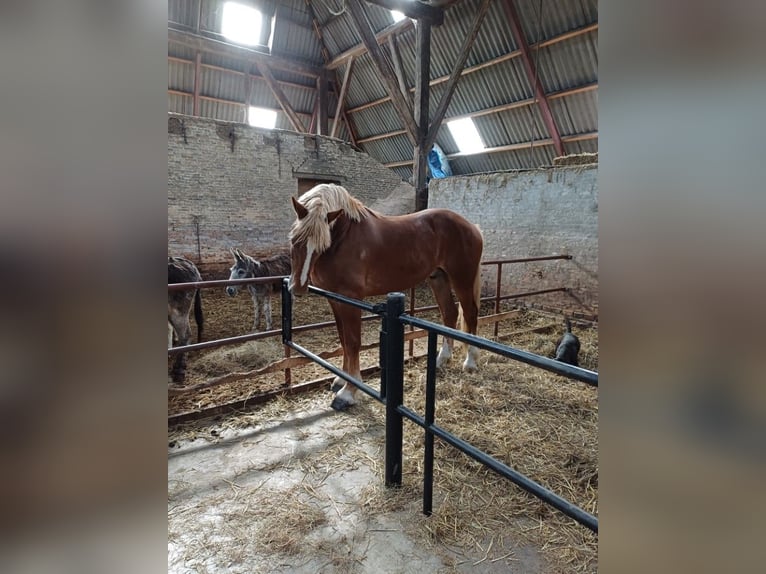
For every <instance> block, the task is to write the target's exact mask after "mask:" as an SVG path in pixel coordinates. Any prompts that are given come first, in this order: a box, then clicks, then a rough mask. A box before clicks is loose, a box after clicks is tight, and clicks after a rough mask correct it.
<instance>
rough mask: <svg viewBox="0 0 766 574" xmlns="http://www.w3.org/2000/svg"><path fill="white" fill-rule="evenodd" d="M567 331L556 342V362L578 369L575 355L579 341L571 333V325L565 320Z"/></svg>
mask: <svg viewBox="0 0 766 574" xmlns="http://www.w3.org/2000/svg"><path fill="white" fill-rule="evenodd" d="M565 321H566V326H567V330H566V332H565V333H564V334H563V335H562V336H561V337H560V338H559V340H558V341H556V357H555V358H556V360H557V361H561V362H562V363H569V364H570V365H574V366H575V367H579V364H578V360H577V354H578V353H579V352H580V339H578V338H577V335H575V334H573V333H572V323H570V321H569V318H566V319H565Z"/></svg>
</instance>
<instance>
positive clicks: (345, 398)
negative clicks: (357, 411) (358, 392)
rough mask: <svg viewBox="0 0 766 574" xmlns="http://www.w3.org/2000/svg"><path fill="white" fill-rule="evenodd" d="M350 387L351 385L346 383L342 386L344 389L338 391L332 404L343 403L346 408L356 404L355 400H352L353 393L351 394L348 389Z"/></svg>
mask: <svg viewBox="0 0 766 574" xmlns="http://www.w3.org/2000/svg"><path fill="white" fill-rule="evenodd" d="M350 386H351V385H349V384H348V383H346V385H344V387H343V388H342V389H341V390H340V391H338V394H337V395H335V398H334V399H333V404H336V403H343V404H345V406H347V407H350V406H351V405H355V404H356V400H355V399H354V393H352V392H351V390H350V389H349V387H350ZM333 408H335V407H333Z"/></svg>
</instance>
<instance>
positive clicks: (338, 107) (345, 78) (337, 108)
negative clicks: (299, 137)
mask: <svg viewBox="0 0 766 574" xmlns="http://www.w3.org/2000/svg"><path fill="white" fill-rule="evenodd" d="M354 62H355V60H354V59H353V58H352V59H350V60H349V61H348V65H347V66H346V72H345V73H344V74H343V84H342V85H341V87H340V94H339V95H338V103H337V105H336V106H335V119H334V120H333V122H332V130H330V136H331V137H337V134H338V126H339V125H340V121H339V120H340V117H341V115H342V114H343V107H344V104H345V101H346V94H347V93H348V85H349V83H350V82H349V80H350V79H351V70H352V69H353V68H354Z"/></svg>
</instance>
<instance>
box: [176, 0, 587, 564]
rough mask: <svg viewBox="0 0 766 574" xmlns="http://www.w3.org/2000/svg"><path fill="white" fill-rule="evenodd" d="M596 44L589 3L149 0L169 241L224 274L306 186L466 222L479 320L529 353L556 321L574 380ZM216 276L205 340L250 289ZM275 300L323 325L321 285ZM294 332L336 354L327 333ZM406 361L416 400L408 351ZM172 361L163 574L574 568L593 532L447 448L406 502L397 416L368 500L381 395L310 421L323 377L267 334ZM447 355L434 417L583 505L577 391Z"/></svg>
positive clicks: (496, 363) (418, 439)
mask: <svg viewBox="0 0 766 574" xmlns="http://www.w3.org/2000/svg"><path fill="white" fill-rule="evenodd" d="M597 38H598V10H597V3H596V2H595V0H593V1H591V0H538V1H535V0H444V1H432V2H422V1H417V0H370V1H362V0H286V1H280V2H275V1H273V0H260V1H259V0H252V1H248V0H238V2H236V3H234V2H226V1H223V0H169V2H168V111H169V115H168V252H169V255H179V256H184V257H186V258H188V259H190V260H191V261H193V262H195V264H197V266H198V267H199V269H200V271H201V273H202V277H203V279H204V280H206V281H209V280H223V279H227V278H228V270H229V267H230V266H231V264H232V257H231V255H230V252H229V249H230V248H235V247H236V248H240V249H242V250H243V251H245V252H247V253H250V254H251V255H253V256H256V257H267V256H269V255H271V254H273V253H276V252H278V251H280V250H282V249H284V248H286V247H287V244H288V243H287V233H288V231H289V229H290V226H291V224H292V222H293V220H294V218H295V214H294V212H293V210H292V207H291V204H290V197H297V196H299V195H300V194H301V193H303V192H304V191H306V190H307V189H309V188H311V187H312V186H313V185H316V184H317V183H323V182H333V183H338V184H340V185H343V186H344V187H346V188H347V189H348V190H349V192H351V193H352V195H354V196H355V197H357V198H358V199H360V200H361V201H362V202H363V203H364V204H365V205H368V206H370V207H373V208H374V209H376V210H377V211H380V212H381V213H384V214H387V215H398V214H403V213H411V212H414V211H418V210H421V209H425V208H432V207H444V208H448V209H452V210H455V211H457V212H458V213H460V214H461V215H463V216H464V217H466V218H467V219H469V220H470V221H473V222H475V223H477V224H479V225H480V227H481V229H482V233H483V236H484V254H483V258H482V259H483V261H484V262H485V263H486V265H485V266H484V267H483V270H482V296H483V297H484V301H483V304H482V309H481V315H482V316H484V317H488V319H487V321H486V322H485V323H484V324H482V326H481V327H480V331H479V334H480V335H481V336H484V337H487V338H489V339H491V340H496V341H499V342H503V343H506V344H508V345H511V346H513V347H515V348H519V349H523V350H526V351H530V352H532V353H535V354H539V355H541V356H550V355H551V352H552V350H553V346H554V342H555V340H556V339H557V338H558V337H559V336H560V335H561V332H562V329H563V324H564V323H563V318H564V317H569V318H571V319H572V321H573V323H572V324H573V330H574V332H575V333H576V334H577V335H578V337H579V338H580V340H581V343H582V350H581V354H580V357H581V366H583V367H584V368H586V369H589V370H591V371H595V372H597V371H598V184H597V176H598V114H597V103H598V101H597V96H598V74H597V71H598V69H597V66H598V57H597V56H598V50H597V47H598V46H597ZM530 259H531V260H530ZM223 289H224V288H223V287H221V286H216V287H211V288H203V289H202V290H201V294H202V301H203V308H204V312H205V321H206V322H205V330H206V332H205V340H206V341H208V342H210V341H214V340H217V339H224V338H230V337H239V336H243V335H248V334H251V333H252V319H253V305H252V302H251V301H250V298H249V297H248V296H247V294H240V295H239V296H237V297H233V298H232V297H228V296H226V294H225V293H224V291H223ZM407 295H408V306H409V305H410V304H411V305H412V306H411V307H410V308H411V309H415V308H416V307H417V308H420V307H426V308H427V307H429V306H432V305H433V303H434V301H433V299H432V297H431V295H430V292H429V291H428V289H427V288H425V287H424V286H417V287H415V288H413V290H412V291H411V292H410V293H408V294H407ZM501 297H502V298H503V299H502V300H501ZM273 307H274V324H275V325H276V328H277V329H278V328H279V325H280V321H279V313H280V306H279V295H276V296H275V297H274V302H273ZM294 313H295V317H294V324H295V325H296V326H297V325H315V324H318V323H332V314H331V313H330V310H329V307H328V305H327V303H326V302H325V301H324V300H323V299H321V298H319V297H310V298H309V301H301V302H300V303H299V304H296V307H295V309H294ZM417 316H418V317H423V318H426V319H429V320H434V321H437V322H438V321H439V318H438V317H439V316H438V313H437V312H435V311H434V310H433V309H430V310H429V309H426V310H423V311H422V312H418V315H417ZM492 316H494V320H493V319H492ZM378 328H379V327H378V325H377V324H376V323H375V322H374V321H371V322H369V323H366V324H365V327H364V332H363V337H364V341H363V342H364V343H365V344H366V345H368V346H369V348H368V349H366V350H365V351H364V352H363V367H365V369H367V370H366V371H364V372H365V377H366V378H365V382H367V383H368V384H370V385H372V386H375V385H376V384H377V382H378V381H379V372H378V371H376V366H377V362H378V356H377V349H376V348H375V342H376V341H377V336H378V335H377V333H378ZM296 338H297V339H299V340H300V342H301V344H304V345H305V346H307V347H309V348H311V349H313V350H315V351H316V352H325V353H327V354H328V355H332V353H333V352H336V351H337V348H338V338H337V333H336V332H335V331H334V326H333V325H332V324H330V325H329V326H327V327H325V328H323V329H317V330H310V331H306V332H304V333H300V334H299V335H296ZM407 352H408V355H407V356H408V361H407V364H406V367H405V369H406V373H405V375H406V382H407V387H406V389H407V390H406V396H405V401H406V402H407V404H408V406H411V408H413V409H422V408H423V392H422V386H423V380H424V376H425V375H424V373H425V359H424V357H423V354H424V352H425V339H424V338H420V339H414V340H413V341H412V342H410V343H408V348H407ZM331 360H332V361H333V362H335V363H337V364H338V365H339V364H340V362H339V358H338V356H337V353H336V355H335V356H332V359H331ZM188 361H189V367H188V373H187V379H186V381H185V382H184V384H183V385H176V384H169V387H168V417H169V431H168V444H169V446H168V457H169V458H168V569H169V572H188V571H194V572H410V571H416V570H420V571H423V572H468V571H471V572H595V571H596V570H597V564H598V560H597V544H598V535H597V534H596V533H593V532H590V531H589V530H587V529H585V528H583V527H582V526H581V525H580V524H577V523H576V522H574V521H573V520H571V519H570V518H568V517H566V516H563V515H562V514H561V513H558V512H557V511H556V510H554V509H552V508H550V507H548V506H546V505H544V504H543V503H542V502H540V501H539V500H538V499H537V498H535V497H533V496H532V495H530V494H528V493H526V492H524V491H523V490H521V489H520V488H518V487H517V486H515V485H514V484H512V483H511V482H509V481H506V480H504V479H503V478H501V477H499V476H497V475H495V474H494V473H492V472H491V471H489V470H488V469H486V468H484V467H481V466H480V465H478V464H477V463H475V462H474V461H472V460H469V459H468V458H467V457H465V456H464V455H462V454H461V453H459V452H457V451H455V450H451V449H450V447H449V446H448V445H446V444H441V445H440V446H438V447H437V459H436V463H435V464H436V470H435V480H436V483H435V500H434V513H433V514H432V515H431V516H424V515H423V513H422V511H421V508H420V505H421V498H422V488H423V486H422V472H423V469H422V464H423V461H422V442H423V436H422V434H423V433H422V430H421V429H419V428H417V427H415V426H414V425H407V426H405V469H404V473H405V479H404V483H403V485H402V487H401V488H398V489H390V488H386V487H385V486H384V484H383V470H382V456H383V455H382V452H383V442H384V434H385V428H384V421H383V410H384V409H383V407H382V406H381V405H378V404H376V403H375V402H374V401H372V400H366V401H364V402H363V403H361V404H360V405H357V406H356V407H354V408H353V409H352V410H350V411H348V412H344V413H336V412H335V411H333V410H332V409H330V407H329V403H330V399H331V396H332V395H331V393H330V391H329V379H328V377H327V375H328V373H327V371H326V370H324V369H322V368H321V367H319V366H317V365H314V364H312V363H310V362H308V361H307V360H304V359H302V358H300V357H294V356H289V354H288V353H286V351H285V349H284V348H283V346H282V344H281V339H280V337H279V334H278V333H271V334H268V333H266V334H263V333H261V334H255V335H254V336H253V337H252V338H251V339H250V340H247V341H246V342H242V341H237V342H236V343H235V344H230V345H224V346H210V347H208V348H205V349H201V350H195V351H192V352H190V353H189V354H188ZM459 365H460V363H459V362H458V361H456V360H453V363H452V365H451V366H450V367H448V368H447V369H446V370H445V371H444V372H442V373H441V374H440V375H439V385H440V386H439V393H438V396H437V399H438V403H437V404H438V406H437V413H438V416H439V417H442V418H441V419H440V420H442V421H443V424H445V425H447V426H449V427H450V428H451V429H452V430H453V431H454V432H455V433H456V434H458V435H460V436H462V437H463V438H465V439H466V440H470V441H472V442H475V443H476V444H477V446H479V447H481V448H482V449H483V450H486V451H487V452H489V453H490V454H492V455H493V456H496V457H498V458H500V459H501V460H503V461H504V462H505V463H506V464H509V465H511V466H513V467H514V468H518V469H519V470H520V471H522V472H525V474H528V475H529V476H530V477H532V478H533V479H535V480H538V481H539V482H541V483H543V484H544V485H545V486H546V487H548V488H550V489H551V490H554V491H556V492H559V493H560V494H562V496H565V497H566V498H568V499H569V500H571V502H573V503H574V504H577V505H578V506H581V507H583V508H585V509H586V510H587V511H588V512H591V513H593V514H597V510H598V441H597V424H598V395H597V389H594V388H591V387H587V386H584V385H581V384H580V383H577V382H575V381H571V380H567V379H565V378H564V377H560V376H557V375H553V374H550V373H544V372H541V371H539V370H536V369H534V368H532V367H528V366H525V365H520V364H519V363H516V362H512V361H509V360H506V359H503V358H501V357H497V356H493V355H491V354H488V353H485V354H483V355H482V358H481V360H480V370H479V372H478V373H477V374H470V375H466V374H465V373H463V372H462V371H461V370H460V368H459ZM293 386H300V392H298V391H293V390H290V389H292V387H293ZM437 445H439V442H438V441H437Z"/></svg>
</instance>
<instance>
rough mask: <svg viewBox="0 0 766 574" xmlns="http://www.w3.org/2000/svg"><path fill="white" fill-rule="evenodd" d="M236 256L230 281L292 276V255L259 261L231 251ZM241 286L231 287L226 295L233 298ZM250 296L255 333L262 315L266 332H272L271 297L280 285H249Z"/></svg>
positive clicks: (280, 255) (278, 255)
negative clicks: (264, 317)
mask: <svg viewBox="0 0 766 574" xmlns="http://www.w3.org/2000/svg"><path fill="white" fill-rule="evenodd" d="M229 251H231V254H232V255H233V256H234V265H232V267H231V275H230V276H229V279H254V278H257V277H282V276H287V275H290V268H291V267H290V253H289V252H288V251H283V252H281V253H277V254H276V255H272V256H271V257H268V258H266V259H263V260H261V261H258V260H257V259H255V258H253V257H250V256H249V255H247V254H246V253H243V252H242V251H240V250H239V249H236V248H234V249H230V250H229ZM240 287H241V285H229V286H228V287H226V293H227V294H228V295H229V296H230V297H233V296H235V295H236V294H237V293H238V292H239V289H240ZM247 289H248V291H250V296H251V297H252V298H253V308H254V312H255V318H254V319H253V331H254V332H257V331H260V329H261V315H262V314H263V315H265V316H266V330H267V331H270V330H271V295H272V294H273V293H277V292H279V290H280V283H264V284H258V285H256V284H252V283H251V284H249V285H248V286H247Z"/></svg>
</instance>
